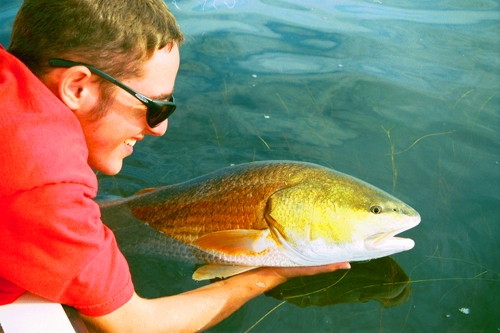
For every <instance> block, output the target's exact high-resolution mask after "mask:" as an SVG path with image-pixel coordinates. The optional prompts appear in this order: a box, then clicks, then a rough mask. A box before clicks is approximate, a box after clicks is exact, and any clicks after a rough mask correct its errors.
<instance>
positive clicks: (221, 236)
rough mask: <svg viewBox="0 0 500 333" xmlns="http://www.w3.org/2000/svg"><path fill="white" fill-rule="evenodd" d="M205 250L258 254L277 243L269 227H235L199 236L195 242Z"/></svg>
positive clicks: (229, 253) (230, 253)
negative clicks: (253, 228)
mask: <svg viewBox="0 0 500 333" xmlns="http://www.w3.org/2000/svg"><path fill="white" fill-rule="evenodd" d="M193 244H194V245H196V246H198V247H199V248H200V249H202V250H204V251H209V250H213V251H218V252H222V253H225V254H227V255H234V256H238V255H257V254H259V253H262V252H263V251H266V250H268V249H269V248H270V247H272V246H273V245H275V243H274V241H273V240H272V237H271V236H270V232H269V229H265V230H250V229H235V230H225V231H217V232H213V233H211V234H207V235H204V236H201V237H200V238H198V239H197V240H196V241H195V242H194V243H193Z"/></svg>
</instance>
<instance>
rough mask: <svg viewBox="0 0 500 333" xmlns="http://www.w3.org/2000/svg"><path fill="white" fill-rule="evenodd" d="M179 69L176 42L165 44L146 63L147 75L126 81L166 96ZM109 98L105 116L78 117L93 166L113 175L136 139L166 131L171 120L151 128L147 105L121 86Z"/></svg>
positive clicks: (151, 93)
mask: <svg viewBox="0 0 500 333" xmlns="http://www.w3.org/2000/svg"><path fill="white" fill-rule="evenodd" d="M178 69H179V49H178V47H177V45H174V46H173V47H172V48H171V49H170V50H169V48H168V47H165V48H163V49H161V50H158V51H156V52H155V53H154V55H153V57H152V58H151V59H150V60H149V61H148V62H147V63H146V64H145V68H144V74H145V75H144V76H142V77H141V78H134V79H130V80H124V81H123V83H124V84H126V85H128V86H129V87H131V88H132V89H134V90H136V91H138V92H140V93H141V94H143V95H145V96H147V97H149V98H152V99H165V100H167V99H168V98H169V97H170V96H171V95H172V93H173V89H174V82H175V77H176V75H177V71H178ZM110 98H111V100H110V102H109V104H108V108H107V110H105V116H103V117H102V118H100V119H99V120H97V121H94V120H93V119H92V117H89V116H88V115H89V113H87V114H86V115H78V114H77V117H78V118H79V121H80V123H81V125H82V129H83V133H84V135H85V141H86V142H87V147H88V149H89V157H88V163H89V165H90V167H91V168H93V169H95V170H98V171H100V172H103V173H105V174H108V175H114V174H117V173H118V172H119V171H120V170H121V168H122V164H123V159H124V158H125V157H127V156H129V155H130V154H132V152H133V150H134V149H133V146H134V144H135V143H136V142H137V141H140V140H142V139H143V138H144V136H145V135H146V134H150V135H155V136H161V135H163V134H165V132H166V130H167V125H168V120H166V121H164V122H163V123H161V124H159V125H158V126H157V127H155V128H150V127H149V126H148V123H147V121H146V107H145V106H144V104H142V103H141V102H140V101H139V100H137V99H136V98H134V97H133V96H132V95H130V94H129V93H127V92H125V91H124V90H122V89H121V88H118V87H117V88H116V91H115V92H113V94H112V96H110Z"/></svg>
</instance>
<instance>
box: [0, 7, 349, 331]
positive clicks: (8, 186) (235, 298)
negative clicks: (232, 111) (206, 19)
mask: <svg viewBox="0 0 500 333" xmlns="http://www.w3.org/2000/svg"><path fill="white" fill-rule="evenodd" d="M182 39H183V36H182V34H181V32H180V31H179V28H178V26H177V24H176V22H175V19H174V17H173V16H172V14H171V13H170V12H169V11H168V9H167V7H166V5H165V4H164V3H163V2H162V1H161V0H136V1H132V0H129V1H124V0H60V1H54V0H26V1H25V2H24V4H23V6H22V7H21V9H20V11H19V13H18V15H17V17H16V21H15V23H14V28H13V32H12V38H11V44H10V45H9V48H8V52H6V51H5V50H4V49H1V50H0V68H1V71H0V91H2V99H1V100H0V110H1V111H0V130H1V132H2V134H3V139H2V141H1V144H0V151H1V154H0V165H2V171H3V175H2V177H1V178H0V234H1V235H2V243H1V245H0V304H7V303H11V302H13V301H15V300H16V299H17V298H18V297H19V296H20V295H22V294H23V293H25V292H26V291H29V292H32V293H34V294H37V295H40V296H42V297H45V298H47V299H49V300H52V301H54V302H59V303H63V304H67V305H70V306H73V307H75V308H76V309H77V310H78V311H79V312H80V314H81V315H82V318H83V319H84V321H85V322H86V324H87V326H88V327H89V329H90V330H91V331H98V332H164V331H168V332H170V331H198V330H203V329H206V328H208V327H210V326H212V325H214V324H216V323H218V322H220V321H221V320H222V319H224V318H226V317H227V316H228V315H230V314H231V313H233V312H234V311H236V310H237V309H238V308H239V307H240V306H242V305H243V304H244V303H245V302H247V301H248V300H250V299H251V298H253V297H255V296H258V295H260V294H262V293H263V292H265V291H266V290H269V289H271V288H273V287H275V286H276V285H278V284H280V283H282V282H284V281H286V280H287V279H288V278H291V277H294V276H300V275H311V274H317V273H321V272H329V271H333V270H336V269H339V268H348V267H349V264H348V263H340V264H335V265H329V266H323V267H310V268H281V269H277V268H261V269H257V270H254V271H251V272H247V273H243V274H240V275H238V276H235V277H233V278H230V279H227V280H224V281H220V282H217V283H213V284H211V285H208V286H205V287H202V288H199V289H196V290H193V291H190V292H186V293H183V294H180V295H175V296H170V297H163V298H158V299H153V300H148V299H143V298H141V297H139V296H138V295H137V294H136V293H135V292H134V289H133V285H132V282H131V279H130V273H129V269H128V266H127V263H126V261H125V259H124V257H123V255H122V254H121V253H120V252H119V250H118V248H117V245H116V241H115V238H114V236H113V234H112V232H111V231H110V230H109V229H108V228H107V227H106V226H104V225H103V224H102V222H101V220H100V212H99V208H98V206H97V204H96V203H95V202H94V201H93V200H92V199H93V198H94V197H95V195H96V193H97V179H96V177H95V174H94V172H93V171H92V169H94V170H97V171H100V172H103V173H105V174H109V175H113V174H116V173H118V172H119V171H120V169H121V167H122V162H123V159H124V158H125V157H127V156H128V155H130V154H131V153H132V152H133V149H134V145H135V143H136V142H137V141H140V140H142V139H143V138H144V136H145V135H155V136H160V135H163V134H164V133H165V131H166V129H167V124H168V120H167V118H168V116H169V115H170V114H171V113H172V112H173V111H174V110H175V101H174V98H173V90H174V82H175V77H176V75H177V70H178V68H179V50H178V45H179V43H181V42H182ZM115 78H116V79H117V80H115ZM137 92H139V93H137Z"/></svg>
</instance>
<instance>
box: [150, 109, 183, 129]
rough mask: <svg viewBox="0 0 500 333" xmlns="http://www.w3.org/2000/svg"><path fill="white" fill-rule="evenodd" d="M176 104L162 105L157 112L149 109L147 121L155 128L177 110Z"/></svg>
mask: <svg viewBox="0 0 500 333" xmlns="http://www.w3.org/2000/svg"><path fill="white" fill-rule="evenodd" d="M175 107H176V106H175V105H171V104H167V105H163V106H161V107H160V108H159V109H157V110H155V112H151V110H150V109H149V110H148V114H147V121H148V125H149V127H151V128H153V127H156V126H158V125H159V124H161V123H162V122H164V121H165V120H166V119H167V118H168V117H170V115H171V114H172V113H174V111H175Z"/></svg>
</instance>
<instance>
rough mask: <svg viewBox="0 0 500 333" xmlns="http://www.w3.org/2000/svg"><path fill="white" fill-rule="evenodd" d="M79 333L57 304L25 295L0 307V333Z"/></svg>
mask: <svg viewBox="0 0 500 333" xmlns="http://www.w3.org/2000/svg"><path fill="white" fill-rule="evenodd" d="M2 332H3V333H25V332H26V333H47V332H52V333H79V332H76V331H75V329H74V328H73V325H72V324H71V321H70V319H69V318H68V315H67V314H66V312H65V311H64V309H63V307H62V305H61V304H59V303H54V302H51V301H49V300H46V299H44V298H42V297H40V296H37V295H34V294H31V293H25V294H24V295H22V296H21V297H19V298H18V299H17V300H16V301H15V302H14V303H11V304H7V305H2V306H0V333H2Z"/></svg>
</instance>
